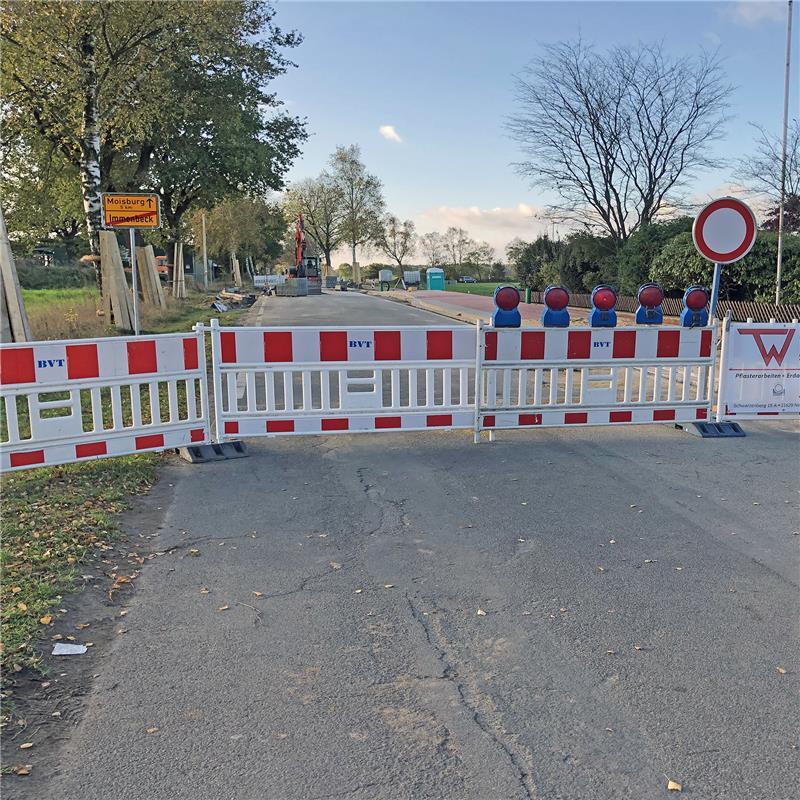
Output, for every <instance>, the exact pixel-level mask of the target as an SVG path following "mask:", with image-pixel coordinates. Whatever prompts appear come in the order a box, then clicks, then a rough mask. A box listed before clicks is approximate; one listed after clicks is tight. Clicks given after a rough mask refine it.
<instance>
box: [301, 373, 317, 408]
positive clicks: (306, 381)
mask: <svg viewBox="0 0 800 800" xmlns="http://www.w3.org/2000/svg"><path fill="white" fill-rule="evenodd" d="M302 408H303V411H313V409H314V402H313V397H312V395H311V370H309V369H304V370H303V405H302Z"/></svg>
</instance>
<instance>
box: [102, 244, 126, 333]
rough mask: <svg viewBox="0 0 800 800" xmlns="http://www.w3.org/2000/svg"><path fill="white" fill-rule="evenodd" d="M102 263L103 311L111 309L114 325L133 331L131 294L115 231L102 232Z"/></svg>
mask: <svg viewBox="0 0 800 800" xmlns="http://www.w3.org/2000/svg"><path fill="white" fill-rule="evenodd" d="M100 263H101V267H102V270H103V295H104V297H103V309H104V310H105V309H107V308H109V307H110V309H111V312H112V313H113V315H114V322H113V324H114V325H116V326H117V327H118V328H123V329H125V330H129V331H132V330H133V308H132V307H131V293H130V291H129V290H128V281H127V279H126V278H125V270H124V269H123V267H122V257H121V256H120V254H119V244H118V243H117V237H116V234H115V233H114V232H113V231H100ZM106 293H107V295H108V299H106Z"/></svg>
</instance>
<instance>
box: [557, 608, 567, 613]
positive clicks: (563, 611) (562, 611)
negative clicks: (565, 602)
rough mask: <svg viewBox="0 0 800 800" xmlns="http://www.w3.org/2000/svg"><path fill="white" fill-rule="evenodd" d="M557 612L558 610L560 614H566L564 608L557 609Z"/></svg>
mask: <svg viewBox="0 0 800 800" xmlns="http://www.w3.org/2000/svg"><path fill="white" fill-rule="evenodd" d="M558 610H559V611H560V612H561V613H562V614H566V613H567V609H566V608H559V609H558Z"/></svg>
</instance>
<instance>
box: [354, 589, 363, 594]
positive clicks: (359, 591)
mask: <svg viewBox="0 0 800 800" xmlns="http://www.w3.org/2000/svg"><path fill="white" fill-rule="evenodd" d="M363 591H364V590H363V589H354V590H353V594H361V592H363Z"/></svg>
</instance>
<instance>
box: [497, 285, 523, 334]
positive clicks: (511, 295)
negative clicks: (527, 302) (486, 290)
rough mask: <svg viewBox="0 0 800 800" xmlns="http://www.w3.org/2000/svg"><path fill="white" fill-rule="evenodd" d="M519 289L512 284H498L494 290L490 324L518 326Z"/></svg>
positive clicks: (509, 326)
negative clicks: (493, 306)
mask: <svg viewBox="0 0 800 800" xmlns="http://www.w3.org/2000/svg"><path fill="white" fill-rule="evenodd" d="M519 301H520V296H519V291H518V290H517V289H515V288H514V287H513V286H498V287H497V288H496V289H495V290H494V305H495V309H494V313H493V314H492V325H493V326H494V327H495V328H519V326H520V325H522V315H521V314H520V313H519V309H518V308H517V306H518V305H519Z"/></svg>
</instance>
